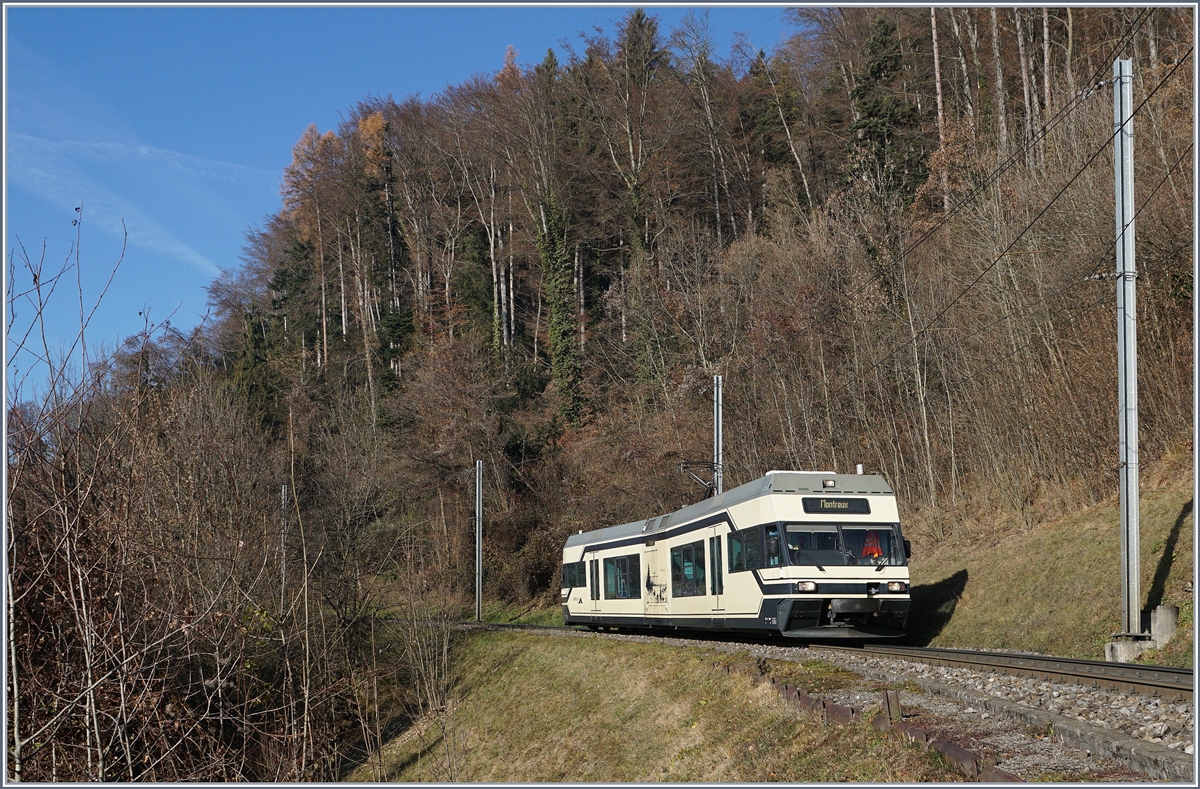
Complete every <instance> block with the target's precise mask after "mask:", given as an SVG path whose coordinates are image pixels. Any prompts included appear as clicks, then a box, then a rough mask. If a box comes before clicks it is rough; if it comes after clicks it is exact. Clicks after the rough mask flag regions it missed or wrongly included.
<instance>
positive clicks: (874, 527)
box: [785, 523, 905, 566]
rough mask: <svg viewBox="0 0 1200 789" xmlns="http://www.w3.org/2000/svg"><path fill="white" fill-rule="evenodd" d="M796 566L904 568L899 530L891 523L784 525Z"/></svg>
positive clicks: (789, 553) (789, 554) (792, 560)
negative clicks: (891, 566)
mask: <svg viewBox="0 0 1200 789" xmlns="http://www.w3.org/2000/svg"><path fill="white" fill-rule="evenodd" d="M785 534H786V541H787V548H788V551H787V553H788V563H789V564H791V565H793V566H812V565H816V564H820V565H834V566H845V565H873V566H881V565H897V566H900V565H904V564H905V561H904V541H903V539H902V538H901V536H900V527H899V526H898V525H896V524H891V523H842V524H835V523H788V524H785Z"/></svg>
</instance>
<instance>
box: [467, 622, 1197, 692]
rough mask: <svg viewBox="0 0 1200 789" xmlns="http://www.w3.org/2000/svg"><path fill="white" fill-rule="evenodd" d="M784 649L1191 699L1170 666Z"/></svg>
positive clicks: (1185, 680)
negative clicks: (893, 659)
mask: <svg viewBox="0 0 1200 789" xmlns="http://www.w3.org/2000/svg"><path fill="white" fill-rule="evenodd" d="M463 626H464V627H465V628H467V629H496V630H507V629H514V630H515V629H523V630H543V631H559V632H562V631H575V632H579V633H587V632H589V630H588V629H587V628H585V627H563V626H561V625H523V624H516V623H506V624H497V623H487V622H485V623H463ZM620 630H621V632H625V633H636V634H638V635H649V636H654V637H659V638H664V639H668V640H669V639H678V638H690V639H695V638H702V639H707V640H714V641H729V640H730V638H731V636H732V635H733V634H729V633H712V632H704V631H687V632H659V631H655V630H654V629H653V628H621V629H620ZM748 635H749V634H745V633H738V634H736V640H737V641H739V642H744V643H745V644H746V646H762V645H763V644H771V645H774V646H779V645H780V641H779V640H778V639H777V638H764V639H761V640H759V639H754V638H753V636H750V637H749V638H748V637H747V636H748ZM786 645H787V646H806V647H809V648H812V649H826V650H831V651H837V652H850V653H853V654H857V655H876V656H879V657H890V658H896V659H900V660H913V661H919V662H922V663H930V664H933V665H938V666H954V667H960V668H970V669H976V670H980V671H993V672H995V673H997V674H1005V675H1012V676H1018V677H1032V678H1035V679H1048V680H1052V681H1054V682H1060V683H1063V684H1067V685H1087V686H1089V687H1094V688H1107V689H1113V690H1121V691H1126V692H1129V691H1132V692H1134V693H1137V694H1139V695H1143V696H1150V697H1155V696H1160V697H1162V698H1165V699H1178V700H1181V701H1192V700H1193V690H1192V688H1193V676H1192V670H1191V669H1188V668H1174V667H1171V666H1151V665H1143V664H1138V663H1110V662H1107V661H1103V660H1074V659H1072V658H1061V657H1049V656H1045V655H1029V654H1024V653H1017V652H987V651H982V650H973V649H947V648H938V647H901V646H883V645H874V644H867V645H864V646H848V645H844V644H829V643H820V642H810V641H802V642H797V643H795V644H791V643H788V644H786Z"/></svg>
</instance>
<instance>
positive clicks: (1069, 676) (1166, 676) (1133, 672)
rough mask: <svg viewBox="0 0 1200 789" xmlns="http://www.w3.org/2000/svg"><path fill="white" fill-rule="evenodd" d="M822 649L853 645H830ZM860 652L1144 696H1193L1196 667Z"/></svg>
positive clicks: (950, 652) (948, 652) (881, 649)
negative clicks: (1193, 672) (1193, 673)
mask: <svg viewBox="0 0 1200 789" xmlns="http://www.w3.org/2000/svg"><path fill="white" fill-rule="evenodd" d="M821 648H822V649H847V648H846V647H838V646H833V647H826V646H822V647H821ZM848 649H850V650H851V651H854V652H858V653H863V652H865V653H868V654H877V655H880V656H881V657H890V658H901V659H904V660H916V661H920V662H923V663H931V664H933V665H938V666H959V667H963V668H971V669H975V670H981V671H994V672H996V673H998V674H1007V675H1012V676H1018V677H1033V678H1037V679H1047V680H1051V681H1054V682H1061V683H1065V684H1074V685H1087V686H1089V687H1095V688H1105V689H1111V690H1119V691H1123V692H1134V693H1138V694H1140V695H1143V696H1152V697H1153V696H1161V697H1163V698H1166V699H1178V700H1186V701H1192V700H1193V692H1192V686H1193V675H1192V670H1191V669H1186V668H1172V667H1169V666H1150V665H1140V664H1135V663H1109V662H1107V661H1103V660H1073V659H1070V658H1059V657H1046V656H1043V655H1027V654H1020V653H1012V652H984V651H977V650H971V649H940V648H932V647H893V646H874V645H868V646H863V647H851V648H848Z"/></svg>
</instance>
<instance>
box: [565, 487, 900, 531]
mask: <svg viewBox="0 0 1200 789" xmlns="http://www.w3.org/2000/svg"><path fill="white" fill-rule="evenodd" d="M828 480H833V484H832V485H830V486H826V485H825V483H826V482H827V481H828ZM773 493H798V494H819V495H823V496H833V495H839V496H845V495H851V494H853V495H858V496H862V495H868V496H870V495H874V496H892V495H895V493H894V491H893V490H892V488H891V486H889V485H888V484H887V482H886V481H885V480H884V478H883V477H881V476H879V475H878V474H832V473H830V472H826V471H769V472H767V475H766V476H764V477H759V478H758V479H756V480H754V481H752V482H747V483H746V484H745V485H738V486H737V487H736V488H731V489H730V490H727V491H725V492H724V493H722V494H721V495H719V496H713V497H712V498H708V499H704V500H703V501H698V502H696V503H695V504H689V505H688V506H686V507H684V508H682V509H679V510H676V511H675V512H672V513H669V514H667V515H662V516H658V517H654V518H650V519H648V520H638V521H632V522H630V523H622V524H620V525H618V526H606V527H605V528H603V529H596V530H595V531H589V532H582V533H580V534H572V535H571V536H570V537H568V538H567V544H566V547H567V548H570V547H571V546H574V545H591V544H592V543H594V542H606V541H608V540H614V539H620V538H622V537H632V536H635V535H638V534H651V533H654V532H657V531H660V530H662V529H665V528H667V527H668V526H672V525H678V524H681V523H687V522H689V521H694V520H697V519H699V518H703V517H704V516H706V515H712V514H715V513H718V512H722V511H724V510H727V509H729V508H730V507H732V506H733V505H735V504H740V503H742V502H743V501H749V500H751V499H756V498H759V497H760V496H769V495H771V494H773Z"/></svg>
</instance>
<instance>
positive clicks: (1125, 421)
mask: <svg viewBox="0 0 1200 789" xmlns="http://www.w3.org/2000/svg"><path fill="white" fill-rule="evenodd" d="M1113 131H1114V132H1115V134H1114V136H1113V162H1114V169H1115V171H1116V220H1117V228H1116V229H1117V376H1118V390H1117V412H1118V423H1119V429H1118V434H1119V438H1118V442H1119V451H1120V456H1121V458H1120V463H1121V466H1120V485H1121V495H1120V498H1121V579H1122V583H1123V584H1124V591H1123V594H1122V598H1121V614H1122V626H1123V629H1124V631H1125V633H1128V634H1140V633H1141V632H1142V611H1141V588H1140V580H1141V562H1140V554H1139V546H1138V535H1139V528H1140V524H1139V519H1138V512H1139V501H1138V400H1137V265H1136V261H1135V258H1134V228H1133V215H1134V203H1133V61H1132V60H1126V59H1118V60H1117V61H1116V62H1115V63H1114V64H1113Z"/></svg>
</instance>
